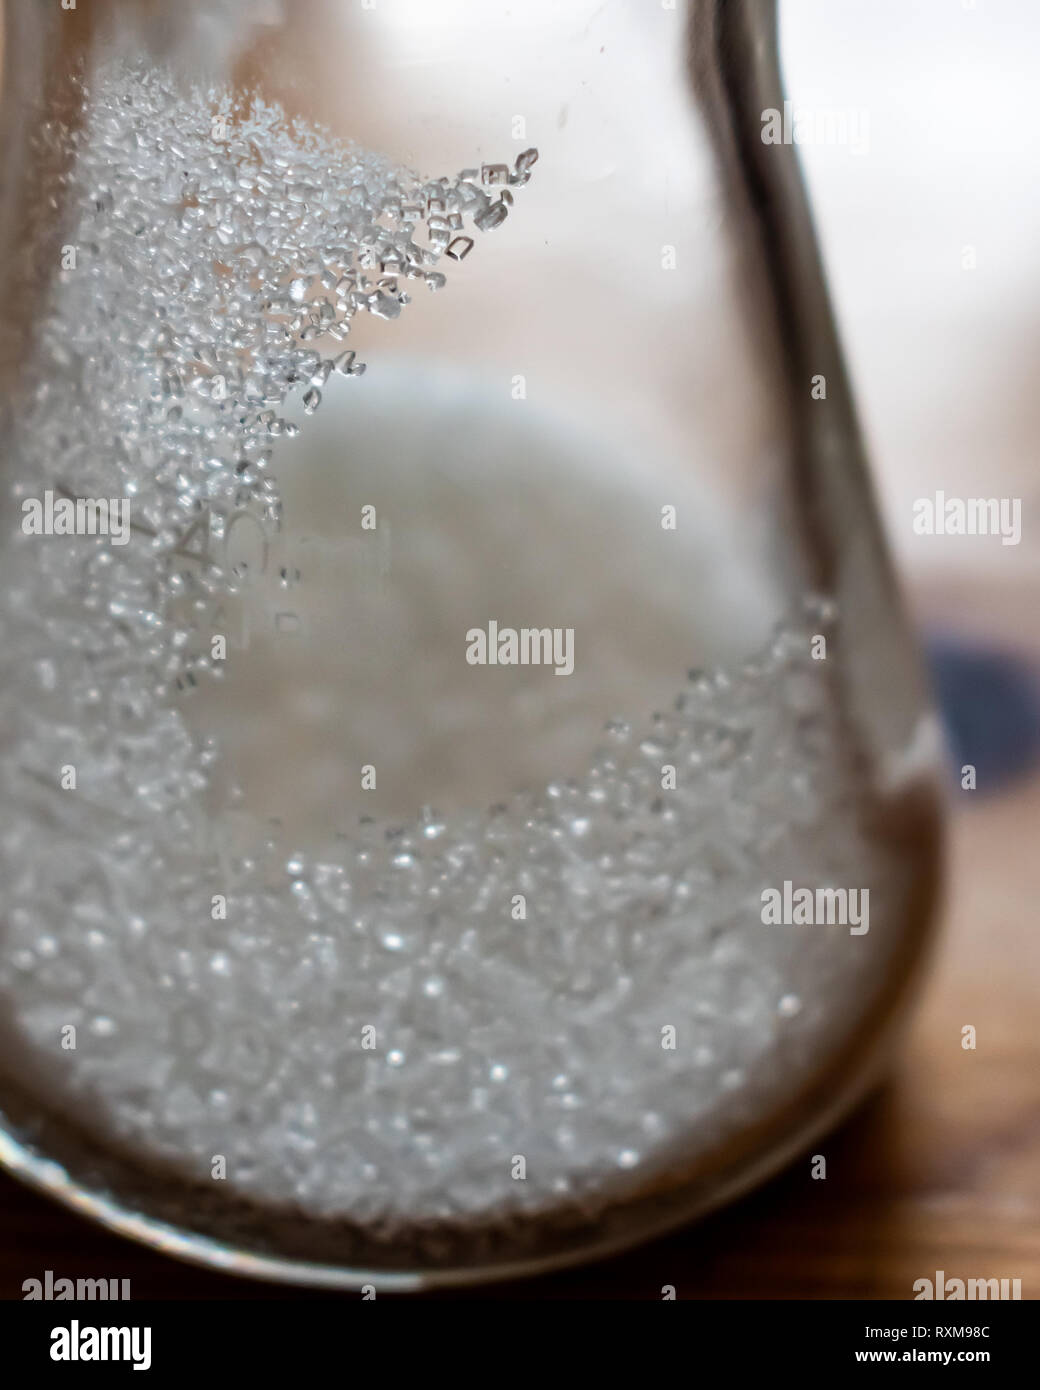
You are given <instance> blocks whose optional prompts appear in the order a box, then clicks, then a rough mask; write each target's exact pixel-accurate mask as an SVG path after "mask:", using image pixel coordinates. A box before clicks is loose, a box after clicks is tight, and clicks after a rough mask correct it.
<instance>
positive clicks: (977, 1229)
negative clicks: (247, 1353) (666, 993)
mask: <svg viewBox="0 0 1040 1390" xmlns="http://www.w3.org/2000/svg"><path fill="white" fill-rule="evenodd" d="M951 795H952V796H953V797H955V798H956V799H955V802H954V805H953V815H952V819H951V855H950V858H951V874H950V881H949V886H948V894H947V899H948V905H947V911H946V914H945V915H946V922H947V925H946V930H945V935H944V937H943V939H942V941H941V943H940V947H939V952H938V958H937V960H936V962H935V966H934V969H933V971H932V974H931V976H930V979H929V983H928V986H927V989H926V992H925V995H924V997H923V999H922V1002H921V1007H920V1009H919V1012H918V1014H917V1017H916V1020H915V1023H914V1026H913V1030H912V1033H911V1036H910V1038H909V1039H908V1042H907V1046H906V1048H905V1051H904V1053H903V1056H902V1059H901V1062H900V1063H899V1065H898V1067H897V1069H896V1072H895V1074H894V1075H893V1077H892V1080H891V1082H890V1083H889V1084H888V1085H887V1087H886V1088H885V1089H884V1090H883V1091H882V1092H881V1093H880V1094H879V1095H878V1096H876V1097H875V1098H874V1099H873V1100H872V1101H871V1102H870V1103H868V1105H867V1106H865V1107H864V1108H863V1109H862V1110H861V1111H860V1113H859V1114H858V1115H857V1116H856V1117H855V1118H854V1119H853V1120H852V1121H850V1122H849V1123H848V1124H847V1125H846V1126H845V1128H844V1129H843V1130H842V1131H841V1132H839V1133H838V1134H836V1135H833V1136H832V1137H831V1138H830V1139H829V1140H828V1141H826V1142H825V1144H823V1145H820V1146H817V1147H818V1148H820V1150H821V1151H822V1152H824V1153H826V1155H827V1159H828V1172H827V1180H826V1181H825V1182H819V1181H812V1180H811V1179H810V1178H809V1175H808V1163H807V1162H802V1163H800V1164H799V1166H798V1168H797V1170H796V1171H789V1172H787V1173H786V1174H785V1175H783V1176H782V1177H780V1178H778V1179H777V1180H776V1181H774V1182H772V1183H771V1184H770V1185H769V1186H768V1187H766V1188H764V1189H762V1190H760V1191H759V1192H757V1193H756V1194H754V1195H753V1196H751V1197H749V1198H747V1199H745V1200H744V1201H742V1202H740V1203H739V1204H737V1205H736V1206H734V1207H731V1208H730V1209H729V1210H727V1211H725V1212H722V1213H720V1214H718V1215H716V1216H715V1217H713V1218H711V1219H709V1220H708V1221H706V1222H704V1223H702V1224H701V1225H700V1226H697V1227H692V1228H690V1229H687V1230H685V1231H683V1232H681V1233H680V1234H678V1235H675V1236H672V1237H669V1238H668V1239H666V1240H662V1241H658V1242H656V1243H654V1244H653V1245H650V1246H646V1247H643V1248H642V1249H640V1250H637V1251H634V1252H632V1253H630V1254H628V1255H625V1256H622V1257H619V1258H617V1259H614V1260H610V1261H606V1262H603V1263H601V1264H598V1265H595V1266H593V1267H591V1268H586V1269H582V1270H578V1271H573V1272H570V1273H567V1274H563V1275H558V1276H554V1277H549V1278H543V1279H539V1280H532V1281H525V1282H522V1283H515V1284H510V1285H498V1286H493V1287H491V1288H488V1289H484V1290H480V1291H478V1292H477V1293H476V1294H472V1293H453V1294H446V1295H441V1296H442V1297H455V1298H457V1297H473V1296H479V1297H490V1298H583V1297H585V1298H608V1299H613V1298H659V1297H660V1296H661V1287H662V1285H665V1284H674V1285H675V1288H676V1292H677V1297H679V1298H774V1299H785V1298H797V1299H821V1298H894V1299H908V1298H912V1297H913V1283H914V1281H915V1280H916V1279H920V1278H934V1277H935V1271H936V1270H944V1271H945V1272H946V1274H947V1276H949V1277H959V1278H962V1279H966V1278H1019V1279H1021V1280H1022V1296H1023V1298H1035V1297H1036V1296H1037V1294H1038V1292H1040V1028H1038V1010H1037V1002H1036V993H1037V981H1038V980H1040V931H1038V913H1037V904H1038V903H1040V853H1038V852H1037V846H1036V844H1035V839H1036V827H1037V826H1038V825H1040V779H1033V780H1032V781H1030V782H1029V783H1027V784H1023V785H1021V786H1019V787H1018V788H1017V789H1015V790H1012V791H1011V792H1009V793H1007V794H1006V795H1004V796H1003V797H1001V798H997V799H992V800H983V799H981V798H980V799H978V800H976V799H975V798H976V797H978V793H956V792H955V793H951ZM965 1024H972V1025H974V1027H975V1028H976V1030H977V1049H976V1051H974V1052H970V1051H964V1050H963V1049H962V1048H961V1028H962V1026H963V1025H965ZM47 1269H50V1270H53V1271H54V1273H55V1276H56V1277H58V1276H67V1277H70V1278H77V1277H81V1278H129V1279H130V1281H131V1295H132V1297H133V1298H135V1299H150V1298H151V1299H191V1298H203V1299H211V1298H277V1297H313V1296H314V1295H312V1294H308V1293H307V1292H306V1291H300V1290H293V1289H287V1288H283V1287H281V1286H276V1285H263V1284H253V1283H250V1282H247V1281H242V1280H236V1279H232V1278H230V1277H227V1276H223V1275H217V1274H211V1273H209V1272H207V1271H203V1270H200V1269H195V1268H193V1267H191V1266H188V1265H184V1264H179V1263H177V1262H175V1261H173V1260H169V1259H167V1258H165V1257H162V1256H159V1255H157V1254H153V1253H152V1252H150V1251H147V1250H143V1249H139V1248H137V1247H136V1246H134V1245H132V1244H131V1243H129V1242H127V1241H124V1240H121V1239H119V1238H117V1237H115V1236H112V1235H109V1234H107V1233H105V1232H103V1231H99V1230H97V1229H95V1228H94V1227H92V1226H91V1225H89V1224H88V1223H87V1222H85V1221H83V1220H81V1219H79V1218H78V1217H75V1216H73V1215H71V1214H70V1213H68V1212H66V1211H64V1210H62V1209H61V1208H59V1207H57V1206H54V1205H52V1204H51V1203H49V1202H47V1201H45V1200H44V1199H43V1198H41V1197H38V1196H36V1195H35V1194H33V1193H31V1192H29V1191H27V1190H25V1189H24V1188H22V1187H21V1186H20V1185H18V1184H16V1183H15V1182H13V1181H11V1180H10V1179H7V1178H2V1179H0V1298H6V1299H12V1298H20V1297H21V1296H22V1295H21V1284H22V1280H23V1279H27V1278H30V1277H42V1275H43V1272H44V1271H45V1270H47ZM326 1296H327V1295H326ZM346 1296H347V1297H356V1296H357V1295H346Z"/></svg>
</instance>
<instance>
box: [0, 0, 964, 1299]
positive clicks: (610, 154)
mask: <svg viewBox="0 0 1040 1390" xmlns="http://www.w3.org/2000/svg"><path fill="white" fill-rule="evenodd" d="M3 16H4V31H3V53H4V58H3V78H2V81H3V88H2V96H0V99H2V120H3V132H4V164H3V173H2V179H3V187H2V201H0V268H2V269H0V274H2V275H3V278H4V286H3V290H4V293H3V298H2V300H0V303H2V305H3V318H4V323H3V333H2V352H3V359H2V373H3V378H2V393H3V394H2V399H3V444H4V448H3V476H2V492H0V497H2V500H0V571H2V575H3V583H2V586H0V594H2V596H3V597H2V633H3V640H2V643H0V652H2V658H0V660H2V663H3V682H2V686H0V689H2V692H3V693H2V697H0V698H2V711H3V718H2V720H0V728H2V731H3V732H2V743H0V779H2V783H3V795H2V799H0V805H2V811H0V816H2V831H0V871H2V872H0V879H2V882H3V884H4V891H3V901H2V907H0V1022H2V1031H3V1037H4V1044H5V1045H4V1048H3V1064H2V1066H3V1073H2V1085H0V1108H2V1115H3V1123H2V1127H0V1158H2V1160H3V1162H4V1164H5V1165H6V1167H7V1168H8V1169H9V1170H10V1171H11V1172H13V1173H15V1174H16V1175H18V1176H19V1177H20V1178H22V1179H24V1180H26V1181H27V1182H29V1183H30V1184H32V1185H34V1186H36V1187H37V1188H40V1189H42V1190H44V1191H46V1192H48V1193H50V1194H51V1195H53V1196H54V1197H56V1198H58V1199H60V1200H61V1201H64V1202H66V1203H68V1204H69V1205H72V1206H74V1207H76V1208H77V1209H78V1210H80V1211H86V1212H88V1213H90V1214H92V1215H93V1216H94V1217H95V1218H96V1219H98V1220H99V1221H101V1222H103V1223H104V1224H106V1225H107V1226H109V1227H111V1228H114V1229H116V1230H119V1231H122V1232H124V1233H126V1234H129V1235H131V1236H134V1237H136V1238H137V1239H139V1240H141V1241H144V1242H146V1243H148V1244H151V1245H153V1246H155V1247H157V1248H160V1249H163V1250H167V1251H169V1252H171V1253H174V1254H177V1255H180V1256H182V1257H186V1258H188V1259H192V1260H196V1261H200V1262H203V1263H208V1264H212V1265H216V1266H219V1267H221V1268H224V1269H229V1270H233V1271H237V1272H241V1273H246V1274H254V1275H262V1276H265V1277H268V1278H282V1279H289V1280H296V1281H299V1282H301V1283H312V1284H326V1285H343V1286H357V1285H360V1284H362V1283H365V1282H374V1283H375V1284H376V1285H377V1287H379V1288H384V1287H385V1288H397V1289H407V1288H421V1287H428V1286H435V1285H439V1284H450V1283H460V1282H465V1281H467V1280H476V1279H483V1278H489V1277H498V1276H504V1275H511V1274H518V1273H530V1272H535V1271H538V1270H541V1269H545V1268H549V1267H553V1266H558V1265H562V1264H566V1263H570V1262H575V1261H578V1260H583V1259H587V1258H589V1257H592V1256H594V1255H597V1254H601V1253H604V1252H607V1251H611V1250H616V1249H619V1248H621V1247H624V1246H626V1245H629V1244H631V1243H633V1242H635V1241H637V1240H640V1239H643V1238H646V1237H649V1236H651V1235H653V1234H656V1233H659V1232H661V1231H663V1230H666V1229H668V1228H669V1227H671V1226H674V1225H675V1224H677V1223H678V1222H680V1221H685V1220H688V1219H691V1218H693V1217H695V1216H698V1215H700V1214H702V1213H704V1212H706V1211H708V1210H710V1209H712V1208H714V1207H717V1206H718V1205H720V1204H721V1203H723V1202H725V1201H727V1200H729V1199H731V1198H732V1197H733V1196H734V1195H736V1194H738V1193H740V1192H741V1191H744V1190H746V1189H747V1188H749V1187H750V1186H751V1185H753V1184H754V1183H757V1182H759V1181H760V1180H762V1179H763V1178H764V1177H766V1176H767V1175H769V1174H771V1173H773V1172H774V1171H775V1170H776V1169H777V1168H778V1167H779V1166H780V1165H781V1164H783V1163H784V1162H786V1161H788V1160H790V1159H791V1158H793V1157H794V1156H795V1155H797V1154H798V1153H799V1152H800V1151H802V1150H804V1149H805V1148H806V1146H807V1145H809V1144H811V1143H812V1142H813V1141H814V1140H816V1139H818V1138H819V1136H821V1135H822V1134H823V1133H824V1132H825V1131H826V1129H827V1128H828V1127H829V1126H832V1125H833V1124H834V1123H835V1122H836V1121H837V1119H838V1118H839V1117H840V1116H842V1115H843V1114H845V1113H846V1112H847V1111H848V1109H849V1107H850V1106H851V1105H852V1104H853V1103H854V1102H855V1101H856V1100H857V1098H859V1097H860V1096H861V1095H862V1094H863V1093H864V1090H865V1089H866V1088H867V1087H868V1086H869V1085H870V1084H872V1083H873V1082H874V1080H875V1079H876V1078H877V1077H878V1075H879V1071H880V1069H881V1068H882V1066H883V1065H884V1062H885V1059H886V1057H887V1056H888V1055H889V1053H890V1049H891V1046H892V1043H893V1039H894V1037H895V1036H896V1034H897V1031H898V1029H897V1025H898V1022H899V1020H900V1019H901V1018H902V1017H903V1016H904V1015H905V1007H906V1003H907V1000H908V997H909V995H910V993H911V991H912V986H913V984H914V981H915V979H916V978H917V976H918V974H919V966H920V963H921V960H922V958H923V955H924V948H925V945H926V943H927V940H928V936H929V923H930V920H931V916H932V908H933V900H934V898H935V894H936V884H937V877H938V862H939V854H938V833H937V828H938V817H937V811H936V806H937V800H936V792H935V787H936V772H935V769H936V767H937V754H936V748H937V740H936V734H935V722H934V719H933V716H932V713H931V711H930V707H929V704H928V700H927V696H926V693H925V688H924V684H923V681H922V677H921V672H920V669H919V665H918V659H917V655H916V652H915V649H914V646H913V643H912V640H911V639H910V637H909V635H908V629H907V626H906V622H905V619H904V616H903V612H902V609H901V606H900V601H899V597H898V594H897V592H896V588H895V586H894V583H893V579H892V575H891V573H890V568H889V563H888V560H887V557H886V553H885V550H884V547H883V543H882V540H881V537H880V533H879V526H878V520H877V516H876V512H875V507H874V504H873V501H872V498H871V493H870V487H869V483H868V480H867V477H866V473H865V467H864V461H863V456H862V451H861V445H860V441H859V438H858V434H857V429H856V424H855V418H854V412H853V407H852V404H851V402H850V395H849V389H848V385H847V382H846V378H845V374H844V371H843V366H842V359H841V354H840V349H839V346H838V343H837V340H836V336H835V331H834V326H833V322H832V318H831V313H830V310H829V306H828V301H827V296H826V291H825V287H824V283H823V279H822V276H821V271H820V265H819V260H818V255H817V250H816V246H815V242H814V238H813V232H812V228H811V224H810V220H809V215H808V210H807V206H806V201H805V197H804V193H803V190H802V185H801V182H800V176H799V172H798V166H797V155H796V151H795V150H794V149H793V148H792V147H791V146H790V144H789V143H784V142H783V141H779V142H775V143H773V142H767V141H766V140H764V139H763V131H764V129H765V122H766V116H767V113H768V112H770V111H782V110H783V95H782V90H781V86H780V77H779V67H778V60H777V46H776V35H775V14H774V11H773V7H772V6H771V5H770V4H768V3H765V2H764V0H747V3H741V2H740V0H713V2H712V3H708V2H707V0H705V2H704V3H693V4H690V5H686V4H683V3H678V4H672V3H667V2H664V3H662V0H608V2H607V3H603V0H565V3H560V0H524V3H523V4H512V3H500V2H499V0H421V2H420V0H372V3H365V0H293V3H292V4H291V5H289V4H288V3H285V4H280V3H278V2H277V0H258V2H257V3H251V2H250V0H221V2H220V3H218V0H209V3H202V2H200V3H181V4H179V5H177V6H173V5H166V4H149V3H143V2H142V3H135V0H120V3H100V0H94V3H92V4H90V5H86V4H81V5H78V6H73V7H72V8H68V9H66V8H64V7H62V6H59V5H51V6H46V7H44V6H40V5H38V4H36V3H35V0H7V3H6V4H5V5H4V10H3Z"/></svg>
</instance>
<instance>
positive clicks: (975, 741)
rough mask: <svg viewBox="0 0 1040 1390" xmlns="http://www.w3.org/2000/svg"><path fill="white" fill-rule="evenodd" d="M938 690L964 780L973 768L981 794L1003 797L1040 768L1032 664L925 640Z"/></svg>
mask: <svg viewBox="0 0 1040 1390" xmlns="http://www.w3.org/2000/svg"><path fill="white" fill-rule="evenodd" d="M925 650H926V652H927V656H928V663H929V667H930V669H931V675H932V684H933V687H934V689H935V694H936V698H937V699H938V701H939V705H940V708H941V710H942V714H943V719H944V721H945V724H946V736H947V739H948V740H949V745H950V750H951V753H952V756H953V759H954V762H955V765H956V766H955V773H956V776H957V779H958V782H959V780H960V776H961V768H962V767H963V766H964V764H965V763H972V764H974V767H975V769H976V777H977V787H978V790H979V791H980V792H983V793H985V792H992V791H999V790H1001V789H1002V788H1003V787H1005V786H1006V785H1007V784H1008V783H1010V782H1012V781H1014V780H1015V779H1016V778H1017V777H1020V776H1022V775H1024V774H1025V773H1026V772H1028V771H1030V770H1031V769H1032V768H1033V767H1035V766H1036V764H1037V763H1038V762H1040V680H1038V678H1037V673H1036V671H1035V669H1034V668H1032V667H1031V666H1030V665H1029V664H1028V663H1027V662H1025V661H1023V660H1021V659H1020V658H1019V657H1016V656H1013V655H1011V654H1010V653H1008V652H1006V651H995V650H993V649H992V648H988V647H985V646H982V645H980V644H979V643H977V642H973V641H972V640H971V639H969V638H965V637H955V636H953V635H951V634H949V633H941V634H936V633H933V634H932V635H930V636H927V637H926V638H925Z"/></svg>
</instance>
